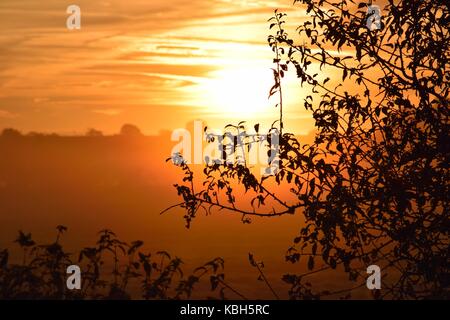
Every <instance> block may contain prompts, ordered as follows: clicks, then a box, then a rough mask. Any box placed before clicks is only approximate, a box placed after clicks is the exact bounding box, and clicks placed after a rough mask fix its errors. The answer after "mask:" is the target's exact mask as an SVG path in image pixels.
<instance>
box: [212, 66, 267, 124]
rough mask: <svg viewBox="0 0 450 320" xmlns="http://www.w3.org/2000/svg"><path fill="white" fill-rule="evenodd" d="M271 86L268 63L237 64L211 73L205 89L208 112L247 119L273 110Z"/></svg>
mask: <svg viewBox="0 0 450 320" xmlns="http://www.w3.org/2000/svg"><path fill="white" fill-rule="evenodd" d="M272 85H273V73H272V71H271V69H269V68H267V66H265V67H235V68H224V69H221V70H217V71H214V72H213V73H211V74H210V77H209V78H208V80H207V81H206V82H205V83H204V88H203V89H204V90H205V91H204V93H205V94H206V95H207V97H208V99H207V100H208V101H209V103H210V105H209V106H208V111H209V112H211V113H217V114H219V115H220V114H221V115H223V116H225V117H232V118H240V119H241V120H248V119H249V118H255V117H258V115H263V114H266V113H267V112H269V111H270V110H271V103H270V101H269V99H268V93H269V90H270V88H271V86H272Z"/></svg>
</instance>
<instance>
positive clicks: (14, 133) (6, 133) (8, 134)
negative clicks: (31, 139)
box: [2, 128, 22, 138]
mask: <svg viewBox="0 0 450 320" xmlns="http://www.w3.org/2000/svg"><path fill="white" fill-rule="evenodd" d="M2 137H4V138H18V137H22V133H21V132H20V131H19V130H16V129H13V128H6V129H3V131H2Z"/></svg>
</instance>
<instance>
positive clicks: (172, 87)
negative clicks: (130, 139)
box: [0, 0, 313, 134]
mask: <svg viewBox="0 0 450 320" xmlns="http://www.w3.org/2000/svg"><path fill="white" fill-rule="evenodd" d="M71 4H76V5H78V6H79V7H80V8H81V29H80V30H68V29H67V28H66V20H67V18H68V17H69V14H67V13H66V9H67V7H68V6H69V5H71ZM276 8H279V9H280V10H283V11H286V12H288V13H289V17H290V21H289V22H290V23H291V24H292V25H295V23H296V22H298V21H299V20H298V19H301V16H302V10H301V9H300V8H298V7H294V6H292V1H291V0H287V1H286V0H278V1H270V0H269V1H257V0H208V1H204V0H189V1H186V0H171V1H167V0H164V1H163V0H151V1H148V0H128V1H123V0H109V1H101V0H99V1H92V0H78V1H64V0H41V1H35V0H2V1H1V2H0V30H1V32H0V129H1V128H5V127H14V128H17V129H19V130H22V131H24V132H30V131H39V132H57V133H60V134H80V133H84V132H86V130H87V129H88V128H96V129H99V130H102V131H103V132H104V133H107V134H111V133H116V132H118V131H119V129H120V127H121V126H122V125H123V124H124V123H132V124H135V125H137V126H138V127H140V128H141V130H142V131H143V132H144V133H146V134H157V133H158V132H160V131H163V130H165V131H172V130H174V129H176V128H183V127H185V126H186V124H187V123H189V122H191V121H193V120H195V119H201V120H204V121H205V122H206V123H208V124H211V125H212V126H215V127H218V128H221V127H223V126H224V125H226V124H227V123H230V122H233V123H237V122H239V121H241V120H247V121H248V122H249V123H255V122H262V123H272V122H273V121H274V120H276V119H277V117H278V112H279V111H278V110H277V109H275V107H274V105H275V104H276V101H273V100H268V98H267V97H268V91H269V89H270V87H271V85H272V82H273V79H272V71H271V70H270V68H271V67H272V59H273V56H272V52H271V50H270V48H269V47H268V45H267V41H266V39H267V36H268V34H269V30H268V22H267V20H268V19H269V18H270V17H271V15H272V14H273V11H274V9H276ZM286 81H287V82H286V90H285V92H286V95H287V96H288V98H286V99H285V105H286V107H285V110H286V116H285V118H286V123H285V126H287V127H288V128H289V127H290V128H291V130H292V131H294V132H298V133H300V134H306V133H308V132H309V131H310V130H312V127H313V121H312V119H311V115H309V114H308V113H307V112H306V111H304V109H303V98H304V96H303V95H304V94H302V92H301V90H299V89H298V87H299V86H298V84H297V83H296V82H295V81H294V80H293V79H290V78H288V79H287V80H286Z"/></svg>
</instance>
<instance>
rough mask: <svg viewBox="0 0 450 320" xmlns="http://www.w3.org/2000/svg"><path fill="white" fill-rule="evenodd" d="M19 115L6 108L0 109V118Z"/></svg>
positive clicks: (12, 117) (11, 117)
mask: <svg viewBox="0 0 450 320" xmlns="http://www.w3.org/2000/svg"><path fill="white" fill-rule="evenodd" d="M18 116H19V115H18V114H17V113H12V112H9V111H6V110H0V118H5V119H14V118H17V117H18Z"/></svg>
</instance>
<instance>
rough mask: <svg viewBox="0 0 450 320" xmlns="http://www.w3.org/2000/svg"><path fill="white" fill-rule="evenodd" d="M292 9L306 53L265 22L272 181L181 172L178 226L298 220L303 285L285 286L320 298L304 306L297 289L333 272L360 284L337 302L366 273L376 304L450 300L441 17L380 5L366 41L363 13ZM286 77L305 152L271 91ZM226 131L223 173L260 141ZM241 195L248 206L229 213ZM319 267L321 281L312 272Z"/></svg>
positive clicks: (333, 6)
mask: <svg viewBox="0 0 450 320" xmlns="http://www.w3.org/2000/svg"><path fill="white" fill-rule="evenodd" d="M294 2H295V3H299V4H300V5H302V7H303V8H304V9H306V13H307V17H306V19H305V20H304V21H303V22H302V23H301V24H300V25H299V26H298V28H297V29H296V30H297V33H298V34H297V35H296V39H297V38H299V39H302V40H305V41H304V43H303V44H298V43H297V42H298V41H294V38H292V37H290V35H289V34H288V33H287V32H286V30H285V27H284V26H285V22H286V15H285V14H283V13H279V12H278V11H276V12H275V15H274V17H272V18H271V19H270V20H269V21H270V29H271V30H272V31H273V34H272V35H270V36H269V38H268V43H269V45H270V47H271V48H272V50H273V51H274V53H275V59H274V63H275V67H274V69H273V71H274V79H275V83H274V86H273V88H272V90H271V91H270V95H271V96H272V95H275V94H279V104H278V107H279V108H280V119H279V120H278V121H277V122H275V123H274V125H273V128H272V129H271V130H274V131H277V132H279V134H280V137H279V150H278V163H277V164H278V170H276V171H275V173H274V175H272V176H262V177H258V175H257V174H255V172H254V170H253V169H252V167H251V166H249V165H248V164H247V162H245V161H242V159H239V157H236V158H235V160H234V161H233V162H230V161H222V162H213V163H208V164H207V165H206V166H205V168H204V171H203V173H204V177H203V178H202V179H200V183H197V180H195V179H194V173H193V170H192V169H191V168H190V167H189V166H188V165H186V164H185V163H184V162H182V161H181V162H180V161H178V162H176V164H177V165H179V166H180V167H181V168H182V169H183V171H184V179H183V181H184V182H183V184H177V185H175V187H176V189H177V191H178V194H179V195H180V196H181V197H182V199H183V201H182V202H181V203H179V204H177V205H175V206H180V207H182V208H184V209H185V210H186V215H185V219H186V221H187V225H188V226H189V225H190V223H192V220H193V219H194V218H195V217H196V215H197V213H198V212H199V211H200V210H206V211H207V212H209V213H210V212H211V211H212V210H213V209H214V208H218V209H227V212H230V213H236V214H240V215H242V220H243V222H251V220H250V218H251V217H273V216H282V215H286V214H289V215H292V214H298V215H301V217H302V222H301V224H300V226H299V229H300V230H299V233H298V236H297V237H296V238H295V239H294V241H293V242H294V243H293V244H292V246H291V247H290V248H289V250H288V251H287V254H286V260H287V261H290V262H292V263H297V262H299V261H300V259H305V258H306V261H305V262H307V266H308V268H309V269H310V272H308V273H307V274H302V275H286V276H285V277H284V278H283V280H284V281H286V282H287V283H289V284H291V286H292V287H291V290H290V292H289V294H290V297H291V298H293V299H297V298H320V297H323V296H326V295H328V294H331V293H330V292H316V293H315V292H313V290H312V289H311V287H310V286H309V285H307V284H306V283H305V282H304V281H305V277H306V276H307V275H309V274H312V273H316V272H319V271H322V270H325V269H336V268H338V267H339V268H343V270H345V272H346V273H347V274H348V276H349V279H350V280H353V281H355V282H357V283H358V284H357V285H356V286H355V287H353V288H349V289H347V290H342V291H340V293H348V292H351V291H352V289H354V288H356V287H360V286H362V285H364V284H365V277H366V275H365V270H366V268H367V266H369V265H371V264H377V265H379V266H380V267H381V268H382V270H383V284H382V290H381V292H380V291H375V292H374V296H375V297H376V298H394V299H410V298H447V299H448V298H450V292H449V287H450V263H449V262H450V250H449V230H450V219H449V215H448V205H449V194H450V193H449V191H450V190H449V183H448V181H450V175H449V170H448V165H449V160H450V159H449V156H450V152H449V151H450V144H449V141H450V140H449V137H448V132H449V121H448V119H449V99H448V93H449V78H450V68H449V67H450V66H449V61H450V59H449V52H450V50H449V47H448V45H449V43H450V35H449V30H448V25H449V19H450V16H449V8H448V5H447V4H446V3H444V1H422V0H418V1H395V2H394V1H392V0H390V1H388V3H387V5H386V6H385V8H384V9H383V11H382V14H383V17H382V18H381V25H380V28H379V29H378V28H375V30H373V28H368V25H367V21H368V18H370V17H369V16H370V14H371V13H370V12H369V13H368V9H367V8H368V6H369V5H370V4H371V3H359V4H358V5H357V4H354V2H353V1H331V0H330V1H327V0H315V1H314V0H302V1H300V0H296V1H294ZM314 65H317V66H318V67H319V68H320V70H321V71H320V74H318V73H317V71H316V72H314V70H312V69H317V68H313V66H314ZM290 68H291V69H293V70H294V71H295V72H296V74H297V77H298V80H299V83H300V84H301V85H302V86H303V88H304V89H303V92H309V94H307V96H306V97H305V98H304V107H305V109H306V110H309V111H310V112H311V113H312V116H313V118H314V120H315V126H316V130H317V133H316V136H315V141H314V143H312V144H305V143H302V141H299V140H298V138H297V137H296V136H294V135H293V134H290V133H285V132H284V131H283V110H282V107H283V100H282V98H283V94H282V82H283V78H284V76H285V73H286V72H289V69H290ZM227 129H228V130H229V131H228V132H227V133H225V134H224V135H223V137H222V139H221V140H220V142H221V145H222V151H224V150H225V151H224V156H223V160H225V159H229V158H228V156H229V155H230V154H236V153H237V152H238V151H239V150H240V149H241V148H251V147H252V145H253V144H255V143H257V142H258V141H260V139H264V138H265V136H264V135H262V134H259V133H258V136H257V138H258V139H255V137H254V136H251V135H249V134H248V133H247V131H246V128H245V124H244V123H240V124H239V125H237V126H227ZM255 129H256V131H258V127H256V126H255ZM229 137H231V140H233V141H234V142H235V143H234V145H233V147H232V148H227V144H228V142H226V139H227V138H229ZM209 140H210V141H211V140H212V139H209ZM257 140H258V141H257ZM226 150H228V153H227V151H226ZM282 190H289V196H287V195H286V194H285V193H283V192H282ZM244 192H245V194H246V197H248V196H249V195H251V198H252V199H251V200H249V203H247V201H236V198H237V197H244V195H243V194H244ZM245 199H247V198H245ZM318 260H319V261H322V262H323V263H324V264H325V267H322V268H318V267H316V265H317V261H318Z"/></svg>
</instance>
